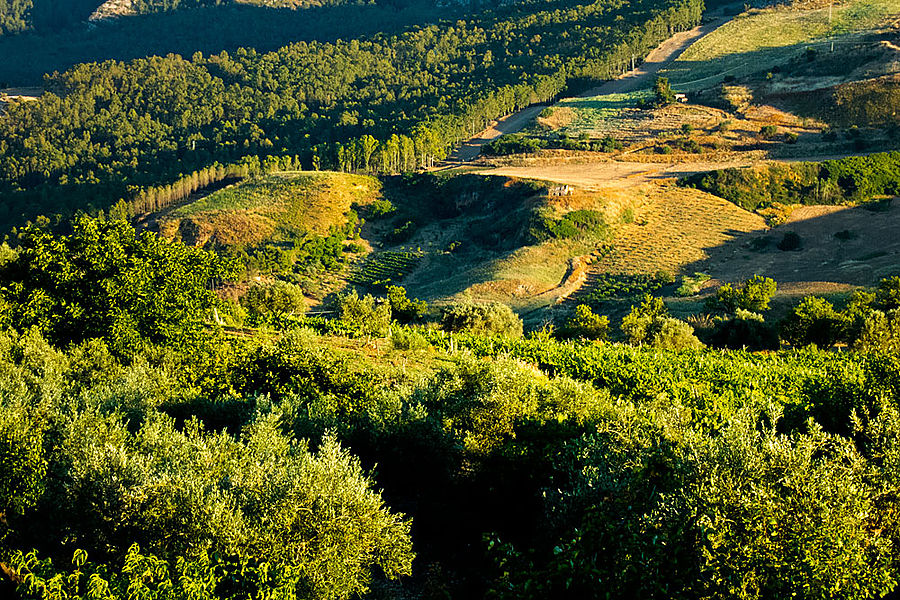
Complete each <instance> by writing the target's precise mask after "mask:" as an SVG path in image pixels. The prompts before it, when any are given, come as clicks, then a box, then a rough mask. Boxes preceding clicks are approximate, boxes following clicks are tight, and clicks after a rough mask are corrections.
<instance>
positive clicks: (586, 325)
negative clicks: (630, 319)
mask: <svg viewBox="0 0 900 600" xmlns="http://www.w3.org/2000/svg"><path fill="white" fill-rule="evenodd" d="M557 333H558V335H559V336H560V337H577V338H585V339H589V340H605V339H606V338H607V336H608V335H609V318H608V317H606V316H605V315H603V316H601V315H596V314H594V311H592V310H591V307H590V306H588V305H586V304H579V305H578V306H576V307H575V314H574V315H572V317H571V318H570V319H569V320H568V321H566V323H565V325H564V326H563V328H562V329H560V330H559V331H558V332H557Z"/></svg>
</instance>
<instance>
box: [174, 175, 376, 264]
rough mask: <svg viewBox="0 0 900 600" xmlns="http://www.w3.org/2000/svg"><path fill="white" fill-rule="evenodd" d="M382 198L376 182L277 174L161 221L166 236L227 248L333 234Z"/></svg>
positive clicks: (216, 194)
mask: <svg viewBox="0 0 900 600" xmlns="http://www.w3.org/2000/svg"><path fill="white" fill-rule="evenodd" d="M380 194H381V182H380V181H378V179H376V178H374V177H368V176H363V175H350V174H346V173H329V172H289V173H277V174H273V175H268V176H265V177H261V178H259V179H255V180H250V181H247V182H244V183H241V184H240V185H235V186H231V187H228V188H226V189H223V190H219V191H217V192H214V193H212V194H210V195H208V196H205V197H203V198H200V199H198V200H196V201H194V202H191V203H189V204H186V205H184V206H181V207H179V208H176V209H174V210H172V211H169V212H167V213H165V214H162V215H160V216H159V218H158V227H159V230H160V233H162V234H163V235H164V236H166V237H169V238H172V237H175V236H176V235H181V236H182V237H184V235H185V232H187V231H190V232H191V237H192V238H193V239H191V240H186V241H190V242H191V243H195V244H204V243H206V242H207V241H209V240H214V241H215V242H217V243H219V244H221V245H225V246H245V245H252V244H257V243H259V242H261V241H263V240H266V239H269V238H271V237H273V236H275V235H279V236H281V237H293V236H296V235H302V234H305V233H315V234H319V235H321V234H327V232H328V228H329V227H331V226H332V225H340V224H343V223H344V222H345V221H346V214H347V212H348V211H349V210H350V208H351V206H352V205H354V204H360V205H364V204H368V203H370V202H371V201H373V200H374V199H376V198H378V197H379V196H380Z"/></svg>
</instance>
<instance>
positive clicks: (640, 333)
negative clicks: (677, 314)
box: [622, 294, 703, 350]
mask: <svg viewBox="0 0 900 600" xmlns="http://www.w3.org/2000/svg"><path fill="white" fill-rule="evenodd" d="M622 333H623V334H624V335H625V336H626V338H627V339H628V341H629V343H631V344H633V345H635V346H643V345H646V346H650V347H653V348H662V349H669V350H685V349H690V348H702V347H703V344H702V343H701V342H700V340H698V339H697V337H696V336H695V335H694V330H693V329H692V328H691V326H690V325H688V324H687V323H685V322H684V321H679V320H678V319H675V318H673V317H670V316H669V310H668V309H667V308H666V305H665V304H664V303H663V301H662V300H661V299H660V298H654V297H653V296H650V295H649V294H648V295H646V296H644V300H643V301H642V302H641V304H639V305H636V306H632V307H631V312H629V313H628V314H627V315H626V316H625V318H623V319H622Z"/></svg>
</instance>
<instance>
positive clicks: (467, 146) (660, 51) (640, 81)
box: [445, 16, 730, 164]
mask: <svg viewBox="0 0 900 600" xmlns="http://www.w3.org/2000/svg"><path fill="white" fill-rule="evenodd" d="M729 19H730V17H726V16H722V17H720V18H717V19H715V20H714V21H710V22H709V23H707V24H705V25H701V26H699V27H695V28H693V29H691V30H690V31H682V32H681V33H676V34H675V35H673V36H672V37H670V38H669V39H667V40H666V41H664V42H663V43H662V44H660V45H659V46H657V47H656V48H654V49H653V50H652V51H651V52H650V54H648V55H647V57H646V58H645V59H644V62H643V63H641V64H640V65H639V66H638V67H637V68H636V69H635V70H633V71H629V72H628V73H625V74H624V75H622V76H621V77H619V78H618V79H614V80H612V81H608V82H606V83H604V84H603V85H601V86H599V87H596V88H594V89H591V90H588V91H586V92H584V93H583V94H581V96H580V97H582V98H588V97H591V96H599V95H601V94H618V93H624V92H631V91H634V90H638V89H641V88H643V87H647V86H649V85H650V78H651V77H652V76H653V75H655V74H656V73H657V72H659V70H660V69H662V68H663V67H664V66H665V65H667V64H668V63H670V62H672V61H674V60H675V59H677V58H678V57H679V56H681V54H682V53H683V52H684V51H685V50H687V49H688V47H689V46H690V45H691V44H693V43H694V42H695V41H697V40H698V39H700V38H701V37H703V36H705V35H706V34H708V33H710V32H711V31H713V30H714V29H716V28H718V27H720V26H722V25H723V24H724V23H725V22H726V21H728V20H729ZM544 108H545V107H544V106H543V105H541V106H529V107H528V108H525V109H523V110H520V111H518V112H515V113H512V114H510V115H507V116H505V117H503V118H501V119H499V120H498V121H495V122H494V123H492V124H491V126H490V127H488V128H487V129H485V130H484V131H482V132H481V133H479V134H477V135H476V136H474V137H472V138H470V139H469V140H468V141H466V142H464V143H463V144H462V146H460V147H459V148H457V149H456V150H454V151H453V152H452V153H451V154H450V156H448V157H447V160H446V161H445V163H450V164H455V163H461V162H467V161H470V160H472V159H473V158H475V157H476V156H478V154H479V153H480V152H481V147H482V146H483V145H484V144H487V143H488V142H490V141H493V140H495V139H497V138H498V137H500V136H501V135H506V134H510V133H516V132H519V131H521V130H522V129H524V128H525V126H526V125H528V124H529V123H530V122H531V121H532V120H533V119H534V118H535V117H537V115H538V114H539V113H540V112H541V111H542V110H543V109H544Z"/></svg>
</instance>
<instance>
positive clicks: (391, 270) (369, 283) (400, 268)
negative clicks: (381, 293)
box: [347, 251, 423, 290]
mask: <svg viewBox="0 0 900 600" xmlns="http://www.w3.org/2000/svg"><path fill="white" fill-rule="evenodd" d="M422 256H423V253H422V252H412V251H387V252H379V253H377V254H375V255H373V256H371V257H370V258H368V259H366V260H364V261H363V262H361V263H359V264H357V265H356V266H355V267H354V268H353V269H352V270H351V272H350V275H349V276H348V277H347V281H349V282H350V283H355V284H357V285H360V286H364V287H368V288H373V289H378V290H383V289H384V288H386V287H387V286H389V285H399V284H400V283H401V281H402V280H403V278H404V277H405V276H406V275H408V274H409V273H410V272H411V271H412V270H413V269H415V268H416V266H417V265H418V264H419V261H420V260H421V259H422Z"/></svg>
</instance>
